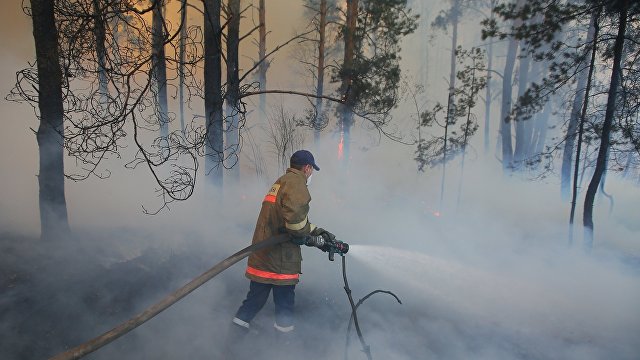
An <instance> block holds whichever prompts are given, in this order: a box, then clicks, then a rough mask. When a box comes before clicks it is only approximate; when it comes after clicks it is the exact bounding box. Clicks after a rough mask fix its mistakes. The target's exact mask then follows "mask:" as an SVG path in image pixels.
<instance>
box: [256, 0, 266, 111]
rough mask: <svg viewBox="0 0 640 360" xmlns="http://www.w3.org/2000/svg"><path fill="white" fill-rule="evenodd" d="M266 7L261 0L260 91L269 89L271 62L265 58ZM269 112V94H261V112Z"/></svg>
mask: <svg viewBox="0 0 640 360" xmlns="http://www.w3.org/2000/svg"><path fill="white" fill-rule="evenodd" d="M266 11H267V9H266V7H265V4H264V0H260V2H259V5H258V19H259V21H260V29H259V32H258V33H259V38H260V41H259V43H258V61H262V62H261V63H260V66H258V82H259V83H260V91H265V90H266V89H267V68H268V67H269V63H268V62H267V60H263V59H264V58H265V57H266V56H267V28H266ZM266 113H267V94H264V93H263V94H260V114H262V115H266Z"/></svg>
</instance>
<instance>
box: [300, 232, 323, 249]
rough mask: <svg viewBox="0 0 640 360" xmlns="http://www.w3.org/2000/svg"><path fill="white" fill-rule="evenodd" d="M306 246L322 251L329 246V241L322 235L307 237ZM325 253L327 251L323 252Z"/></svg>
mask: <svg viewBox="0 0 640 360" xmlns="http://www.w3.org/2000/svg"><path fill="white" fill-rule="evenodd" d="M304 244H305V245H307V246H315V247H317V248H318V249H322V248H323V247H326V246H327V245H328V243H327V241H326V240H325V238H324V236H322V235H310V236H307V237H306V238H305V242H304ZM323 251H327V250H323Z"/></svg>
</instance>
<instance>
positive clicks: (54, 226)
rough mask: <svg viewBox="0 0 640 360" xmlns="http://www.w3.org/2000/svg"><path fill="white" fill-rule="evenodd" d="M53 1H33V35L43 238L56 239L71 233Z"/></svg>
mask: <svg viewBox="0 0 640 360" xmlns="http://www.w3.org/2000/svg"><path fill="white" fill-rule="evenodd" d="M53 5H54V4H53V1H48V0H31V13H32V20H33V38H34V40H35V47H36V62H37V67H38V110H39V111H40V126H39V127H38V132H37V134H36V138H37V140H38V153H39V155H40V167H39V174H38V185H39V204H40V229H41V238H43V239H53V238H56V237H58V236H61V235H64V234H66V233H68V232H69V220H68V217H67V202H66V200H65V195H64V152H63V150H64V147H63V146H64V139H63V137H62V134H63V131H64V129H63V119H64V118H63V116H64V107H63V103H62V69H61V68H60V63H59V53H58V31H57V29H56V25H55V17H54V10H53Z"/></svg>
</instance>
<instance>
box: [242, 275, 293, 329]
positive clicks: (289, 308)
mask: <svg viewBox="0 0 640 360" xmlns="http://www.w3.org/2000/svg"><path fill="white" fill-rule="evenodd" d="M295 288H296V286H295V285H272V284H262V283H259V282H255V281H251V283H250V284H249V293H248V294H247V298H246V299H245V300H244V301H243V302H242V305H241V306H240V308H239V309H238V312H236V318H238V319H240V320H242V321H244V322H247V323H249V322H251V320H253V318H254V317H255V316H256V314H258V312H259V311H260V309H262V307H263V306H264V304H265V303H266V302H267V299H268V298H269V292H270V291H271V290H273V302H274V303H275V305H276V324H277V325H278V326H279V327H281V328H288V327H293V304H294V301H295V295H296V294H295V291H294V290H295Z"/></svg>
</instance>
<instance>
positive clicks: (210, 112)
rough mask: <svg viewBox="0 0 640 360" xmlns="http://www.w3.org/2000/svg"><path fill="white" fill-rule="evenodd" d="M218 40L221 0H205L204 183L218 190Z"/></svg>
mask: <svg viewBox="0 0 640 360" xmlns="http://www.w3.org/2000/svg"><path fill="white" fill-rule="evenodd" d="M220 42H221V29H220V0H204V111H205V117H206V120H205V121H206V126H207V137H206V146H205V154H206V160H205V175H206V179H207V182H208V183H209V184H212V185H214V186H215V187H217V188H218V189H221V188H222V184H223V182H222V181H223V177H222V167H223V166H222V160H223V159H224V152H223V150H224V148H223V133H224V129H223V119H222V70H221V68H222V54H221V51H220Z"/></svg>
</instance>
